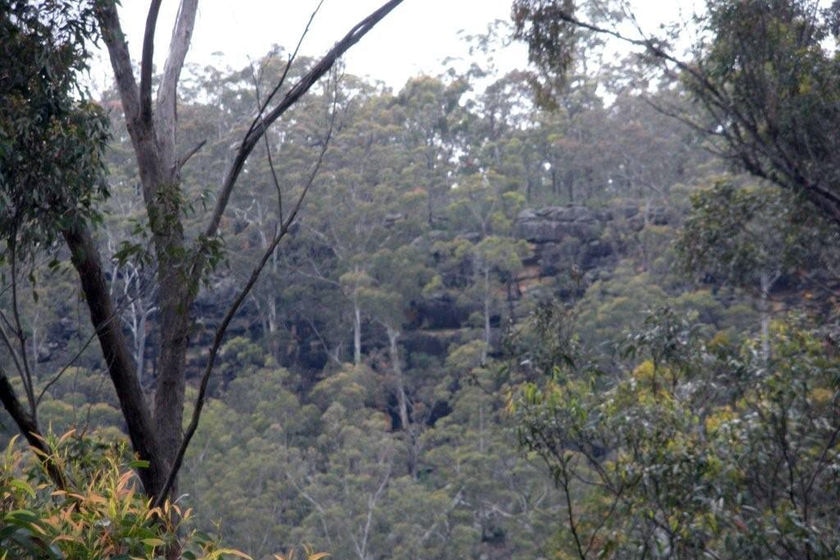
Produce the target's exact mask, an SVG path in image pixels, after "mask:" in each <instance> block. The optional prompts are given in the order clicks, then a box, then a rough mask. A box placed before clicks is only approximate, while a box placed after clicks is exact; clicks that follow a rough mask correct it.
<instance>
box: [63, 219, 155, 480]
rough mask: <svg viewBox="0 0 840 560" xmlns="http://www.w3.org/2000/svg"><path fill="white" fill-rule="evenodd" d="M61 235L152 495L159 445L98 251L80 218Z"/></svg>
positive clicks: (140, 471) (142, 476) (139, 472)
mask: <svg viewBox="0 0 840 560" xmlns="http://www.w3.org/2000/svg"><path fill="white" fill-rule="evenodd" d="M62 234H63V236H64V240H65V242H66V243H67V246H68V247H69V248H70V252H71V261H72V263H73V267H74V268H75V269H76V271H77V272H78V274H79V280H80V282H81V285H82V292H83V293H84V296H85V300H86V301H87V305H88V309H89V311H90V320H91V324H92V325H93V326H94V328H95V329H96V336H97V338H98V340H99V345H100V347H101V348H102V355H103V357H104V358H105V364H106V365H107V367H108V373H109V375H110V377H111V381H112V383H113V385H114V389H115V390H116V393H117V398H118V399H119V402H120V408H121V409H122V414H123V417H124V418H125V422H126V425H127V426H128V434H129V437H130V438H131V444H132V446H133V448H134V451H135V452H136V453H137V454H138V456H139V458H140V459H142V460H144V461H148V462H149V467H148V468H146V469H140V470H139V471H138V475H139V476H140V480H141V482H142V483H143V488H144V490H145V491H146V493H147V494H149V495H154V494H153V492H154V490H155V489H157V488H160V487H162V485H163V482H164V481H165V480H166V470H165V469H163V468H162V466H161V464H160V463H159V462H158V461H157V457H158V456H159V447H158V443H157V441H156V439H155V431H154V430H153V429H152V419H151V416H150V414H149V409H148V406H147V404H146V399H145V397H144V395H143V390H142V388H141V387H140V382H139V379H138V377H137V373H136V371H135V369H134V362H133V361H132V359H131V351H130V349H129V346H128V343H127V341H126V340H125V336H124V335H123V332H122V329H121V325H120V319H119V317H118V315H117V311H116V309H115V308H114V304H113V301H112V299H111V294H110V291H109V290H108V286H107V283H106V282H105V274H104V272H103V269H102V266H101V258H100V256H99V250H98V249H97V247H96V244H95V243H94V241H93V239H92V238H91V235H90V232H89V231H88V229H87V226H85V225H84V224H82V223H81V222H80V221H77V222H76V223H75V224H73V225H72V227H70V228H68V229H65V230H64V231H63V232H62Z"/></svg>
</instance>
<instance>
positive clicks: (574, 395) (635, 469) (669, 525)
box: [511, 309, 840, 559]
mask: <svg viewBox="0 0 840 560" xmlns="http://www.w3.org/2000/svg"><path fill="white" fill-rule="evenodd" d="M544 334H547V335H548V336H549V338H552V337H553V336H554V335H553V333H544ZM773 337H774V347H775V348H777V349H778V351H777V353H776V354H775V355H774V356H772V357H771V359H770V360H769V361H764V360H762V359H761V358H760V357H759V356H757V354H756V353H755V352H753V351H752V349H751V348H750V347H747V348H744V349H743V351H742V350H740V349H739V348H737V347H734V346H733V345H729V344H727V343H726V342H725V340H723V339H712V340H710V341H708V342H706V341H704V340H703V337H702V336H701V335H699V333H697V331H696V329H695V328H693V327H692V326H691V325H690V324H688V323H687V322H685V321H683V320H681V319H680V318H678V317H677V316H676V314H674V313H673V312H671V311H669V310H667V309H662V310H659V311H658V313H657V316H655V317H651V318H649V319H648V320H647V321H646V323H645V325H644V326H643V327H642V328H640V329H639V330H638V331H637V332H636V333H635V334H634V335H633V336H632V337H631V338H630V340H629V341H628V347H627V350H628V352H630V354H631V355H632V356H633V357H634V359H635V360H637V361H636V362H635V365H634V367H632V369H631V370H628V371H626V372H625V373H623V374H622V375H620V376H619V377H618V378H617V379H615V380H612V379H610V380H608V379H605V378H604V377H603V376H598V375H597V373H596V372H593V371H587V368H586V367H583V368H581V367H579V364H576V362H575V361H574V360H563V361H561V362H555V363H554V364H552V365H551V367H550V369H549V370H548V371H545V372H544V373H545V374H547V375H546V377H545V378H543V379H542V380H539V381H537V382H534V383H528V384H525V385H523V386H522V387H521V390H520V392H519V394H518V395H517V396H516V397H514V398H513V399H512V401H511V410H512V411H513V413H514V414H515V416H516V417H517V419H518V420H519V421H520V438H521V441H522V443H523V445H525V447H526V448H527V449H529V450H530V451H532V452H534V453H536V454H537V455H539V456H540V457H541V458H542V459H543V460H544V461H545V462H546V465H547V467H548V469H549V471H550V472H551V474H552V476H553V477H554V480H555V483H556V484H557V486H558V488H559V489H560V490H561V492H562V493H563V494H564V495H565V498H566V502H567V505H566V511H565V521H566V523H565V528H564V529H565V531H564V533H565V535H566V539H564V541H563V542H561V549H562V550H563V552H565V553H566V556H564V557H575V558H580V559H586V558H650V557H653V558H709V557H711V558H737V557H748V558H790V559H793V558H815V559H816V558H826V559H827V558H832V557H834V555H836V550H837V546H838V543H837V538H836V535H835V533H834V532H833V531H831V530H830V529H828V527H829V526H831V525H832V524H835V523H836V522H837V519H836V515H837V512H836V508H834V506H833V503H834V501H835V500H836V494H837V488H836V480H835V478H836V477H835V475H834V474H833V473H834V471H835V469H836V468H837V460H838V459H837V454H836V452H835V450H836V447H837V441H838V435H840V432H838V426H837V414H838V408H837V384H836V377H835V376H836V371H837V369H836V368H837V363H836V356H835V355H826V354H825V352H824V348H823V346H822V344H820V342H819V341H818V340H817V339H815V338H814V337H813V335H812V334H810V333H808V332H807V331H805V330H802V329H801V328H799V327H797V326H795V325H792V324H790V323H781V324H779V325H778V328H777V329H776V330H775V331H774V332H773ZM573 356H574V355H573ZM596 388H597V389H598V390H593V389H596Z"/></svg>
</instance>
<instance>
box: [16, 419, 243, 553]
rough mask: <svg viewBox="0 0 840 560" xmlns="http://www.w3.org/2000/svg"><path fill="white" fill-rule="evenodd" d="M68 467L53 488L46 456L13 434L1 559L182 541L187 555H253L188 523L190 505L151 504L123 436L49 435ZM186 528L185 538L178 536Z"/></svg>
mask: <svg viewBox="0 0 840 560" xmlns="http://www.w3.org/2000/svg"><path fill="white" fill-rule="evenodd" d="M51 444H52V447H53V448H54V449H56V453H55V456H54V457H52V458H51V459H52V460H54V461H55V462H56V463H57V464H58V465H59V466H60V467H61V468H62V470H63V471H64V472H65V473H66V474H67V478H68V481H69V482H70V487H69V488H68V489H67V490H55V489H54V488H52V486H51V484H50V482H49V479H48V477H47V475H46V473H45V472H44V471H43V469H42V467H41V463H40V462H38V463H36V464H34V465H33V464H32V462H31V461H28V460H27V459H26V457H27V455H26V454H25V453H23V452H22V451H21V450H20V448H19V446H18V445H16V443H15V442H14V441H13V442H12V443H10V444H9V446H8V447H7V448H6V450H5V454H4V456H3V461H2V464H0V468H2V470H1V471H0V558H3V559H4V560H5V559H9V560H11V559H12V558H14V559H24V558H32V559H36V558H37V559H51V558H55V559H60V558H126V559H128V558H136V559H140V558H148V559H150V560H151V559H157V558H163V557H164V556H163V555H164V551H165V550H166V549H167V548H168V547H170V546H173V545H175V544H176V543H178V546H180V547H181V554H182V557H183V558H193V559H199V558H202V559H206V560H211V559H222V558H248V556H247V555H245V554H242V553H241V552H238V551H236V550H233V549H228V548H223V547H221V546H220V545H219V544H218V542H217V541H216V540H215V539H213V538H211V537H209V536H207V535H205V534H202V533H197V532H194V531H192V530H190V529H189V528H188V527H189V519H190V517H191V512H190V511H189V510H182V509H181V508H180V507H179V506H178V505H175V504H171V503H168V502H167V503H166V504H165V505H164V506H163V507H162V508H160V509H152V508H150V507H149V502H148V500H147V499H146V498H145V497H144V496H143V495H142V492H140V490H139V484H138V482H137V480H136V476H135V474H134V472H133V470H132V469H134V468H138V467H139V468H143V466H142V465H140V464H138V463H137V462H133V461H130V457H129V452H128V450H127V448H126V446H125V444H124V443H120V444H116V445H114V444H106V443H103V442H100V441H95V440H91V439H86V438H82V437H78V436H77V435H75V434H74V433H72V432H69V433H67V434H66V435H64V436H62V437H61V438H60V439H57V440H55V441H52V442H51ZM181 534H186V538H184V539H183V540H180V538H179V536H180V535H181Z"/></svg>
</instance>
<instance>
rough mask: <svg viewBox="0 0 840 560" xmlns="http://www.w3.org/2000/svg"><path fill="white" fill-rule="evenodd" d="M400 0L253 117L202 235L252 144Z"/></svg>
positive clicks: (213, 224) (221, 208) (213, 223)
mask: <svg viewBox="0 0 840 560" xmlns="http://www.w3.org/2000/svg"><path fill="white" fill-rule="evenodd" d="M402 1H403V0H390V1H389V2H386V3H385V4H383V5H382V6H381V7H380V8H379V9H377V10H376V11H374V12H373V13H371V14H370V15H369V16H367V17H366V18H365V19H363V20H362V21H360V22H359V23H357V24H356V25H355V26H353V28H352V29H351V30H350V31H349V32H348V33H347V34H346V35H345V36H344V38H342V39H341V40H340V41H339V42H337V43H336V44H335V45H334V46H333V48H332V49H330V50H329V52H328V53H327V54H326V55H324V57H323V58H322V59H321V60H320V61H319V62H318V63H317V64H316V65H315V66H313V67H312V69H311V70H309V72H307V73H306V75H304V76H303V77H302V78H301V79H300V80H298V82H297V83H296V84H295V85H294V86H293V87H292V88H291V89H290V90H289V91H288V92H287V93H286V95H285V96H283V99H281V100H280V102H279V103H278V104H277V106H275V107H274V108H273V109H272V110H271V111H269V112H268V113H267V114H266V115H265V116H264V117H258V118H257V120H255V122H254V123H253V124H252V125H251V128H250V129H249V132H248V134H246V135H245V138H243V139H242V143H241V144H240V146H239V150H238V151H237V153H236V156H235V157H234V159H233V162H232V163H231V165H230V167H229V169H228V172H227V174H226V176H225V179H224V181H223V182H222V186H221V189H220V192H219V197H218V199H217V201H216V208H215V210H214V212H213V215H212V217H211V218H210V222H209V223H208V224H207V228H206V229H205V231H204V234H205V235H206V236H207V237H211V236H213V235H215V234H216V230H217V229H218V227H219V223H220V222H221V220H222V215H223V214H224V212H225V209H226V208H227V204H228V201H229V200H230V195H231V192H232V191H233V187H234V185H235V184H236V181H237V180H238V179H239V175H240V174H241V173H242V169H243V168H244V166H245V162H246V161H247V159H248V156H250V155H251V152H252V151H253V150H254V147H255V146H256V145H257V143H258V142H259V140H260V138H261V137H262V135H263V134H265V132H266V131H267V130H268V127H269V126H271V125H272V124H273V123H274V121H276V120H277V119H278V118H280V117H281V116H282V115H283V114H284V113H285V112H286V111H287V110H289V108H290V107H292V106H293V105H294V104H295V103H296V102H297V101H298V99H300V98H301V97H302V96H303V95H304V94H305V93H306V92H308V91H309V89H310V88H311V87H312V86H313V85H314V84H315V83H316V82H317V81H318V80H319V79H320V78H321V77H322V76H323V75H324V74H326V73H327V72H328V71H329V69H330V68H332V66H333V64H335V62H336V60H338V59H339V58H340V57H341V56H342V55H343V54H344V53H345V52H347V51H348V50H349V49H350V47H352V46H353V45H355V44H356V43H358V42H359V40H360V39H361V38H362V37H364V36H365V35H366V34H367V33H368V32H369V31H370V30H371V29H373V27H374V26H375V25H376V24H377V23H379V22H380V21H381V20H382V19H383V18H384V17H385V16H386V15H388V14H389V13H390V12H391V11H392V10H393V9H394V8H396V7H397V6H399V5H400V4H401V3H402Z"/></svg>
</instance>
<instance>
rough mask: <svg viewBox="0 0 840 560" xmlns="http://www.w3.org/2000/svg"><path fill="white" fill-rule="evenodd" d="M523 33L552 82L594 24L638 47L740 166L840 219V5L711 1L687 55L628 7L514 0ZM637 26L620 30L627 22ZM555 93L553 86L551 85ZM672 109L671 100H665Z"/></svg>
mask: <svg viewBox="0 0 840 560" xmlns="http://www.w3.org/2000/svg"><path fill="white" fill-rule="evenodd" d="M513 5H514V21H515V24H516V33H517V36H518V37H519V38H521V39H524V40H526V41H527V42H528V45H529V53H530V58H531V60H532V62H534V63H535V64H536V65H537V66H538V67H539V69H540V73H541V76H542V77H543V82H542V83H549V84H555V83H557V82H558V81H561V78H562V77H563V76H565V75H567V73H568V72H569V70H570V68H572V67H574V64H575V57H576V56H578V52H577V51H576V50H575V48H576V45H577V44H578V40H579V36H580V35H585V34H588V33H596V34H600V35H603V36H609V37H613V38H617V39H619V40H621V41H623V42H624V43H625V44H629V45H631V46H633V47H635V48H637V49H638V52H639V53H640V54H641V55H642V60H643V61H646V62H647V63H653V64H654V66H656V65H660V66H662V67H664V70H665V76H666V77H667V76H674V75H677V76H678V77H679V78H680V79H681V80H682V82H683V84H684V85H685V88H686V89H687V91H688V92H689V93H690V94H691V96H692V97H693V98H694V99H695V100H696V101H697V102H698V105H699V106H700V107H701V108H702V109H703V113H702V116H701V117H700V118H697V117H692V116H690V115H687V114H685V113H681V112H678V113H676V114H677V116H679V117H680V118H683V119H686V120H688V121H689V122H691V124H692V125H693V126H695V128H696V129H697V130H699V131H701V132H703V133H704V134H705V135H706V136H707V137H708V138H709V139H710V140H711V142H712V144H713V146H714V147H715V148H716V149H717V150H718V151H719V152H720V154H721V155H723V156H724V157H725V158H727V159H728V160H729V161H730V162H732V163H733V164H734V165H735V166H737V167H739V168H741V169H743V170H745V171H747V172H749V173H751V174H753V175H755V176H757V177H761V178H765V179H768V180H770V181H771V182H774V183H776V184H778V185H779V186H781V187H782V188H784V189H787V190H790V191H791V192H793V193H795V194H797V195H798V196H800V197H801V199H802V200H806V201H808V202H810V203H812V204H813V205H814V206H815V207H816V208H817V209H819V211H820V212H822V213H824V214H825V215H826V216H828V217H829V219H831V220H833V221H834V222H840V192H838V191H837V185H838V177H840V160H838V155H837V154H838V153H840V150H838V145H837V142H838V140H837V137H836V135H834V134H832V133H831V132H829V131H831V130H834V129H835V128H836V126H837V124H838V123H840V110H838V106H840V105H838V103H837V99H838V95H840V71H838V68H837V65H836V63H835V59H836V56H837V42H836V37H837V24H836V22H837V21H838V9H840V7H839V6H838V5H837V4H836V3H835V4H833V5H832V6H831V7H830V8H827V9H823V8H821V7H820V3H819V2H817V1H816V0H774V1H772V2H764V1H759V0H749V1H746V2H733V1H730V0H708V1H707V2H706V11H705V13H704V14H702V15H700V16H698V23H697V27H698V37H700V38H699V39H698V41H697V43H696V44H695V45H694V47H693V49H692V51H691V53H690V54H689V55H688V57H686V58H681V57H680V56H679V55H678V54H676V50H675V48H674V47H673V46H672V40H673V39H674V38H675V35H674V34H673V33H671V35H669V34H668V33H667V31H670V32H673V31H674V29H669V28H666V33H665V34H664V35H662V36H657V35H654V34H649V33H646V32H645V30H642V29H640V28H639V27H638V24H637V23H636V20H635V18H633V17H632V14H629V13H628V11H627V10H626V9H617V10H607V9H604V10H597V11H596V12H595V14H594V15H593V19H589V20H587V19H584V16H581V15H580V14H579V13H578V12H576V10H575V6H574V3H572V2H568V1H566V0H553V1H549V2H535V1H532V0H516V1H515V2H514V4H513ZM628 21H629V23H631V24H635V25H631V26H630V27H631V28H634V29H636V30H637V31H638V34H637V35H632V36H631V35H627V34H625V33H623V31H622V29H626V28H627V26H625V27H624V28H622V27H621V25H620V24H621V23H623V22H625V23H626V22H628ZM555 92H556V90H555ZM664 109H665V110H666V111H669V108H667V107H665V108H664Z"/></svg>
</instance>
